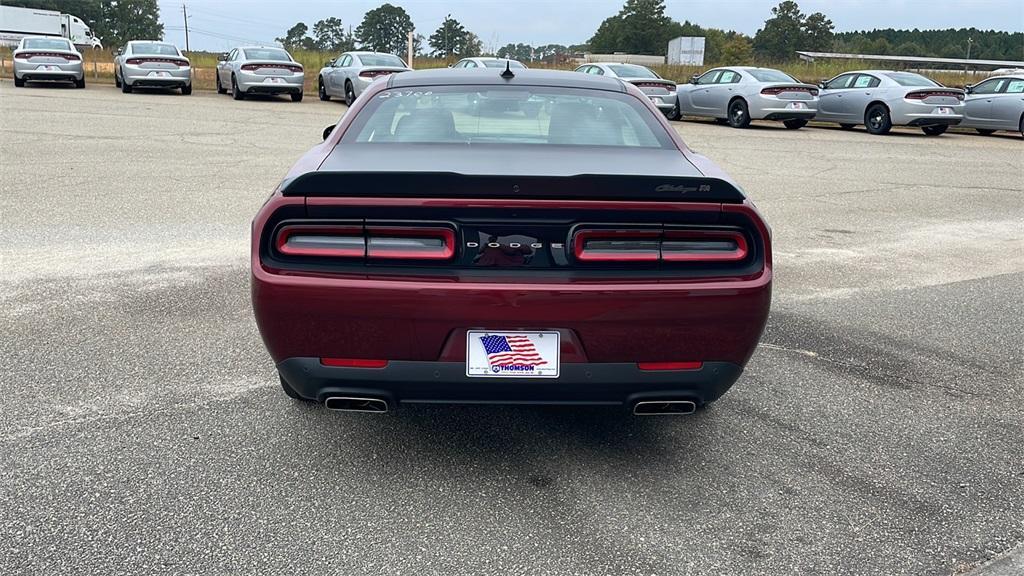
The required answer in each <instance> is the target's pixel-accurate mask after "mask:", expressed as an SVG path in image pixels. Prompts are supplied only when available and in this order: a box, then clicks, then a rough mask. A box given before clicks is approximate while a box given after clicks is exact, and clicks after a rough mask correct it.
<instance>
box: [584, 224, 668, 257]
mask: <svg viewBox="0 0 1024 576" xmlns="http://www.w3.org/2000/svg"><path fill="white" fill-rule="evenodd" d="M572 253H573V255H574V256H575V257H576V259H577V260H579V261H580V262H657V261H658V260H659V259H660V258H661V230H579V231H577V232H576V234H574V235H573V241H572Z"/></svg>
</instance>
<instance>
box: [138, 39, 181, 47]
mask: <svg viewBox="0 0 1024 576" xmlns="http://www.w3.org/2000/svg"><path fill="white" fill-rule="evenodd" d="M128 43H129V44H166V45H168V46H174V47H175V48H177V46H175V45H174V43H173V42H165V41H163V40H129V41H128Z"/></svg>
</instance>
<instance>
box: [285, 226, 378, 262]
mask: <svg viewBox="0 0 1024 576" xmlns="http://www.w3.org/2000/svg"><path fill="white" fill-rule="evenodd" d="M276 246H277V251H278V252H280V253H281V254H284V255H286V256H320V257H325V258H363V257H365V256H366V238H365V237H364V235H363V227H362V226H319V225H295V226H285V227H283V228H281V230H280V231H278V233H277V242H276Z"/></svg>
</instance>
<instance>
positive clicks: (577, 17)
mask: <svg viewBox="0 0 1024 576" xmlns="http://www.w3.org/2000/svg"><path fill="white" fill-rule="evenodd" d="M390 1H391V3H392V4H395V5H397V6H402V7H403V8H405V10H406V11H407V12H408V13H409V15H410V16H411V17H412V20H413V23H414V24H415V25H416V31H417V33H419V34H423V35H424V36H430V34H431V33H433V32H434V30H436V29H437V27H438V26H439V25H440V24H441V21H442V20H443V19H444V17H445V15H446V14H449V13H451V15H452V17H453V18H455V19H457V20H459V21H460V22H461V23H462V24H463V25H464V26H465V27H466V28H467V29H468V30H470V31H471V32H474V33H476V34H477V35H478V36H479V37H480V38H481V40H483V43H484V48H485V49H491V48H492V47H494V48H497V47H500V46H504V45H505V44H508V43H509V42H524V43H526V44H531V45H538V44H565V45H569V44H580V43H583V42H585V41H586V40H587V39H588V38H590V36H591V35H592V34H593V33H594V31H595V30H597V27H598V25H599V24H600V23H601V21H602V20H604V19H605V18H607V17H608V16H611V15H613V14H615V13H617V12H618V11H619V9H620V8H621V7H622V4H623V0H559V1H551V0H547V1H542V0H500V1H499V0H443V1H442V0H390ZM159 3H160V17H161V20H162V21H163V23H164V30H165V38H166V39H167V40H168V41H171V42H174V43H176V44H179V45H181V46H182V47H184V46H185V35H184V32H182V10H181V7H182V2H181V1H180V0H159ZM383 3H384V1H383V0H379V1H378V0H375V1H370V2H365V1H362V0H286V1H281V0H186V2H185V4H186V6H187V7H188V12H189V28H190V34H189V37H190V38H189V39H190V44H191V48H192V49H193V50H212V51H219V50H224V49H227V48H229V47H231V46H233V45H237V44H239V43H254V42H255V43H273V40H274V38H276V37H279V36H284V32H285V30H287V29H288V28H290V27H291V26H292V25H294V24H295V23H296V22H305V23H306V25H308V26H309V27H310V29H312V27H313V23H314V22H316V21H317V20H320V19H323V18H327V17H330V16H334V17H337V18H341V20H342V22H344V23H345V25H351V26H352V27H353V28H355V27H356V26H358V25H359V23H360V22H361V21H362V19H363V14H364V13H366V11H367V10H370V9H373V8H376V7H377V6H380V5H381V4H383ZM798 3H799V5H800V8H801V10H802V11H803V12H804V13H811V12H818V11H820V12H824V13H825V15H826V16H828V17H829V18H831V19H832V22H833V23H834V24H835V26H836V30H837V31H845V30H863V29H873V28H920V29H933V28H969V27H972V26H973V27H975V28H980V29H984V30H988V29H996V30H1009V31H1013V32H1020V31H1022V30H1024V1H1022V0H798ZM777 4H778V0H668V1H667V2H666V6H667V7H668V10H667V13H668V15H669V16H671V17H672V18H674V19H676V20H678V21H680V22H681V21H683V20H690V21H691V22H694V23H696V24H700V25H701V26H708V27H714V28H723V29H726V30H737V31H740V32H744V33H746V34H751V35H752V34H754V33H755V32H756V31H757V29H758V28H760V27H761V25H762V24H763V23H764V21H765V19H767V18H768V17H769V16H770V14H771V8H772V7H773V6H775V5H777Z"/></svg>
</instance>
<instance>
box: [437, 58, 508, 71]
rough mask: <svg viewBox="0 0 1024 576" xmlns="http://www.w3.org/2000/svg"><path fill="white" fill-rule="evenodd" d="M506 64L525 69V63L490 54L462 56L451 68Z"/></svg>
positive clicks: (495, 66) (503, 66) (493, 66)
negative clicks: (470, 56) (471, 56)
mask: <svg viewBox="0 0 1024 576" xmlns="http://www.w3.org/2000/svg"><path fill="white" fill-rule="evenodd" d="M506 66H508V67H509V68H511V69H513V70H525V69H526V65H525V64H523V63H522V62H520V61H519V60H513V59H511V58H494V57H492V56H476V57H473V58H463V59H462V60H459V61H458V62H456V63H455V65H454V66H450V67H451V68H505V67H506Z"/></svg>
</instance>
